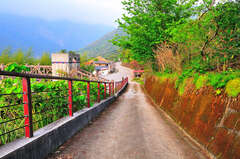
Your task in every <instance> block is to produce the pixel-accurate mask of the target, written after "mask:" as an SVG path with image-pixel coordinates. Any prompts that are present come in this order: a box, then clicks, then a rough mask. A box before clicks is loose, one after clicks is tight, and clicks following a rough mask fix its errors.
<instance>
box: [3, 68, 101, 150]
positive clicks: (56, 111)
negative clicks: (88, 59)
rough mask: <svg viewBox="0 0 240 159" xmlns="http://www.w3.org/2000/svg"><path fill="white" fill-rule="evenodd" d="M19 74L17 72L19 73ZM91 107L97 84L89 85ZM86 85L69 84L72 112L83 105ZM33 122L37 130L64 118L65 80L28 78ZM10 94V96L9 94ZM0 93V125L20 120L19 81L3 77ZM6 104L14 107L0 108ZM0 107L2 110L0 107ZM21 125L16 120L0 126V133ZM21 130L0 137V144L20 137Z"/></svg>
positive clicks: (20, 88) (95, 98)
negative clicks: (29, 79)
mask: <svg viewBox="0 0 240 159" xmlns="http://www.w3.org/2000/svg"><path fill="white" fill-rule="evenodd" d="M19 71H21V70H19ZM90 87H91V90H90V91H91V92H90V94H91V97H90V99H91V106H92V105H93V104H94V103H95V102H96V100H97V92H98V91H97V90H98V89H97V83H91V85H90ZM86 90H87V84H86V82H79V81H73V111H74V112H76V111H78V110H80V109H82V108H84V107H85V106H86V105H87V103H86V102H87V101H86V94H87V92H86ZM100 90H101V92H100V93H101V99H103V95H104V86H103V85H100ZM31 91H32V92H33V93H32V105H33V110H32V111H33V123H34V130H37V129H39V128H41V127H43V126H45V125H47V124H49V123H51V122H53V121H56V120H57V119H59V118H61V117H63V116H67V115H68V83H67V81H51V80H40V81H39V80H36V79H31ZM12 93H14V94H12ZM0 94H10V95H4V96H3V95H1V96H0V115H1V116H0V123H1V122H4V121H8V120H11V119H16V118H19V117H22V116H23V114H24V112H23V100H22V98H23V95H22V80H21V79H20V78H6V79H3V80H2V81H1V84H0ZM8 105H16V106H13V107H9V108H3V107H4V106H8ZM1 107H2V108H1ZM22 126H24V119H23V118H20V119H17V120H15V121H12V122H8V123H7V124H1V127H0V134H3V133H5V132H8V131H11V130H13V129H16V128H19V127H22ZM23 134H24V129H19V130H17V131H14V132H12V133H10V134H8V135H4V136H1V137H0V145H2V144H5V143H8V142H11V141H13V140H15V139H16V138H19V137H21V136H23Z"/></svg>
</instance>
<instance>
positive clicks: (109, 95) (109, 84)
mask: <svg viewBox="0 0 240 159" xmlns="http://www.w3.org/2000/svg"><path fill="white" fill-rule="evenodd" d="M108 85H109V96H110V97H111V82H109V83H108Z"/></svg>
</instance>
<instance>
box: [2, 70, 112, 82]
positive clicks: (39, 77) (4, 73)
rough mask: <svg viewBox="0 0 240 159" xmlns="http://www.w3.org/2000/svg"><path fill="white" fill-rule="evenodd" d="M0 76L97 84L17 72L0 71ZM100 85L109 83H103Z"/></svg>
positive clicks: (68, 78)
mask: <svg viewBox="0 0 240 159" xmlns="http://www.w3.org/2000/svg"><path fill="white" fill-rule="evenodd" d="M0 75H3V76H13V77H25V78H37V79H53V80H72V81H82V82H95V83H97V82H99V81H96V80H95V81H94V80H83V79H77V78H70V77H59V76H47V75H36V74H29V73H17V72H7V71H0ZM102 83H110V82H105V81H103V82H102Z"/></svg>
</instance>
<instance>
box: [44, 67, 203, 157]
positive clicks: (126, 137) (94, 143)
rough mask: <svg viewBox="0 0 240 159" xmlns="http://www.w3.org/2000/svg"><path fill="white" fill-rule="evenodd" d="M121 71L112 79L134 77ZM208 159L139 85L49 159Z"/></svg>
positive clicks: (131, 83) (124, 69) (132, 86)
mask: <svg viewBox="0 0 240 159" xmlns="http://www.w3.org/2000/svg"><path fill="white" fill-rule="evenodd" d="M117 67H118V68H119V72H118V73H117V74H112V75H109V76H108V77H107V78H109V79H119V78H121V77H122V76H126V75H131V70H129V69H127V68H124V67H121V66H120V65H119V64H117ZM53 158H57V159H72V158H73V159H206V158H207V157H206V155H205V153H204V152H201V150H200V148H198V147H197V146H195V145H194V144H193V143H192V142H191V141H190V140H189V139H188V138H187V137H186V136H185V135H184V134H183V133H182V132H181V131H180V130H179V129H178V128H177V127H176V125H175V124H174V123H173V121H172V120H170V119H168V118H167V117H166V116H165V115H164V114H163V113H161V112H159V111H158V110H156V109H155V107H154V106H153V105H152V104H151V103H150V102H149V99H148V98H147V97H146V96H145V95H144V93H143V92H142V90H141V88H140V86H139V84H137V83H134V82H130V84H129V87H128V89H127V91H126V93H124V94H123V95H122V96H121V97H120V98H119V99H118V100H117V101H116V102H115V103H113V104H112V106H111V107H110V108H108V109H107V110H106V111H105V112H103V114H101V115H100V117H98V119H96V120H95V121H93V122H92V123H91V124H90V125H89V126H88V127H87V128H84V129H83V130H82V131H80V132H79V133H78V134H76V135H75V136H74V137H72V138H71V139H70V140H69V141H67V142H66V143H65V144H64V145H62V146H61V147H60V148H59V149H58V150H57V151H56V152H55V153H53V154H52V155H51V156H49V159H53Z"/></svg>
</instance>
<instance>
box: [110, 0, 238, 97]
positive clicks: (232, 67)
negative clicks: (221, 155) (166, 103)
mask: <svg viewBox="0 0 240 159" xmlns="http://www.w3.org/2000/svg"><path fill="white" fill-rule="evenodd" d="M122 3H123V6H124V9H125V11H126V14H123V16H122V18H121V19H118V24H119V26H120V27H121V28H122V29H123V30H124V31H125V32H126V33H127V34H128V35H126V36H116V37H115V38H114V39H113V40H112V43H113V44H115V45H117V46H120V47H121V48H122V49H123V51H122V53H121V56H120V58H121V59H122V61H123V62H124V63H131V62H132V61H135V60H136V61H137V62H138V63H139V64H140V65H142V66H144V67H145V69H148V70H149V71H150V72H152V74H155V75H156V76H159V77H160V78H161V79H162V80H173V81H174V82H175V87H176V88H177V89H178V91H179V93H180V94H183V92H184V89H185V87H186V86H187V83H192V84H194V85H195V87H196V89H200V88H202V87H204V86H211V87H213V88H214V89H215V91H216V95H218V94H221V93H227V94H228V95H229V96H232V97H236V96H238V94H239V93H240V12H239V11H240V2H239V1H227V0H222V1H215V0H203V1H202V0H201V1H200V0H189V1H185V0H180V1H176V0H150V1H146V0H124V1H123V2H122Z"/></svg>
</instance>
